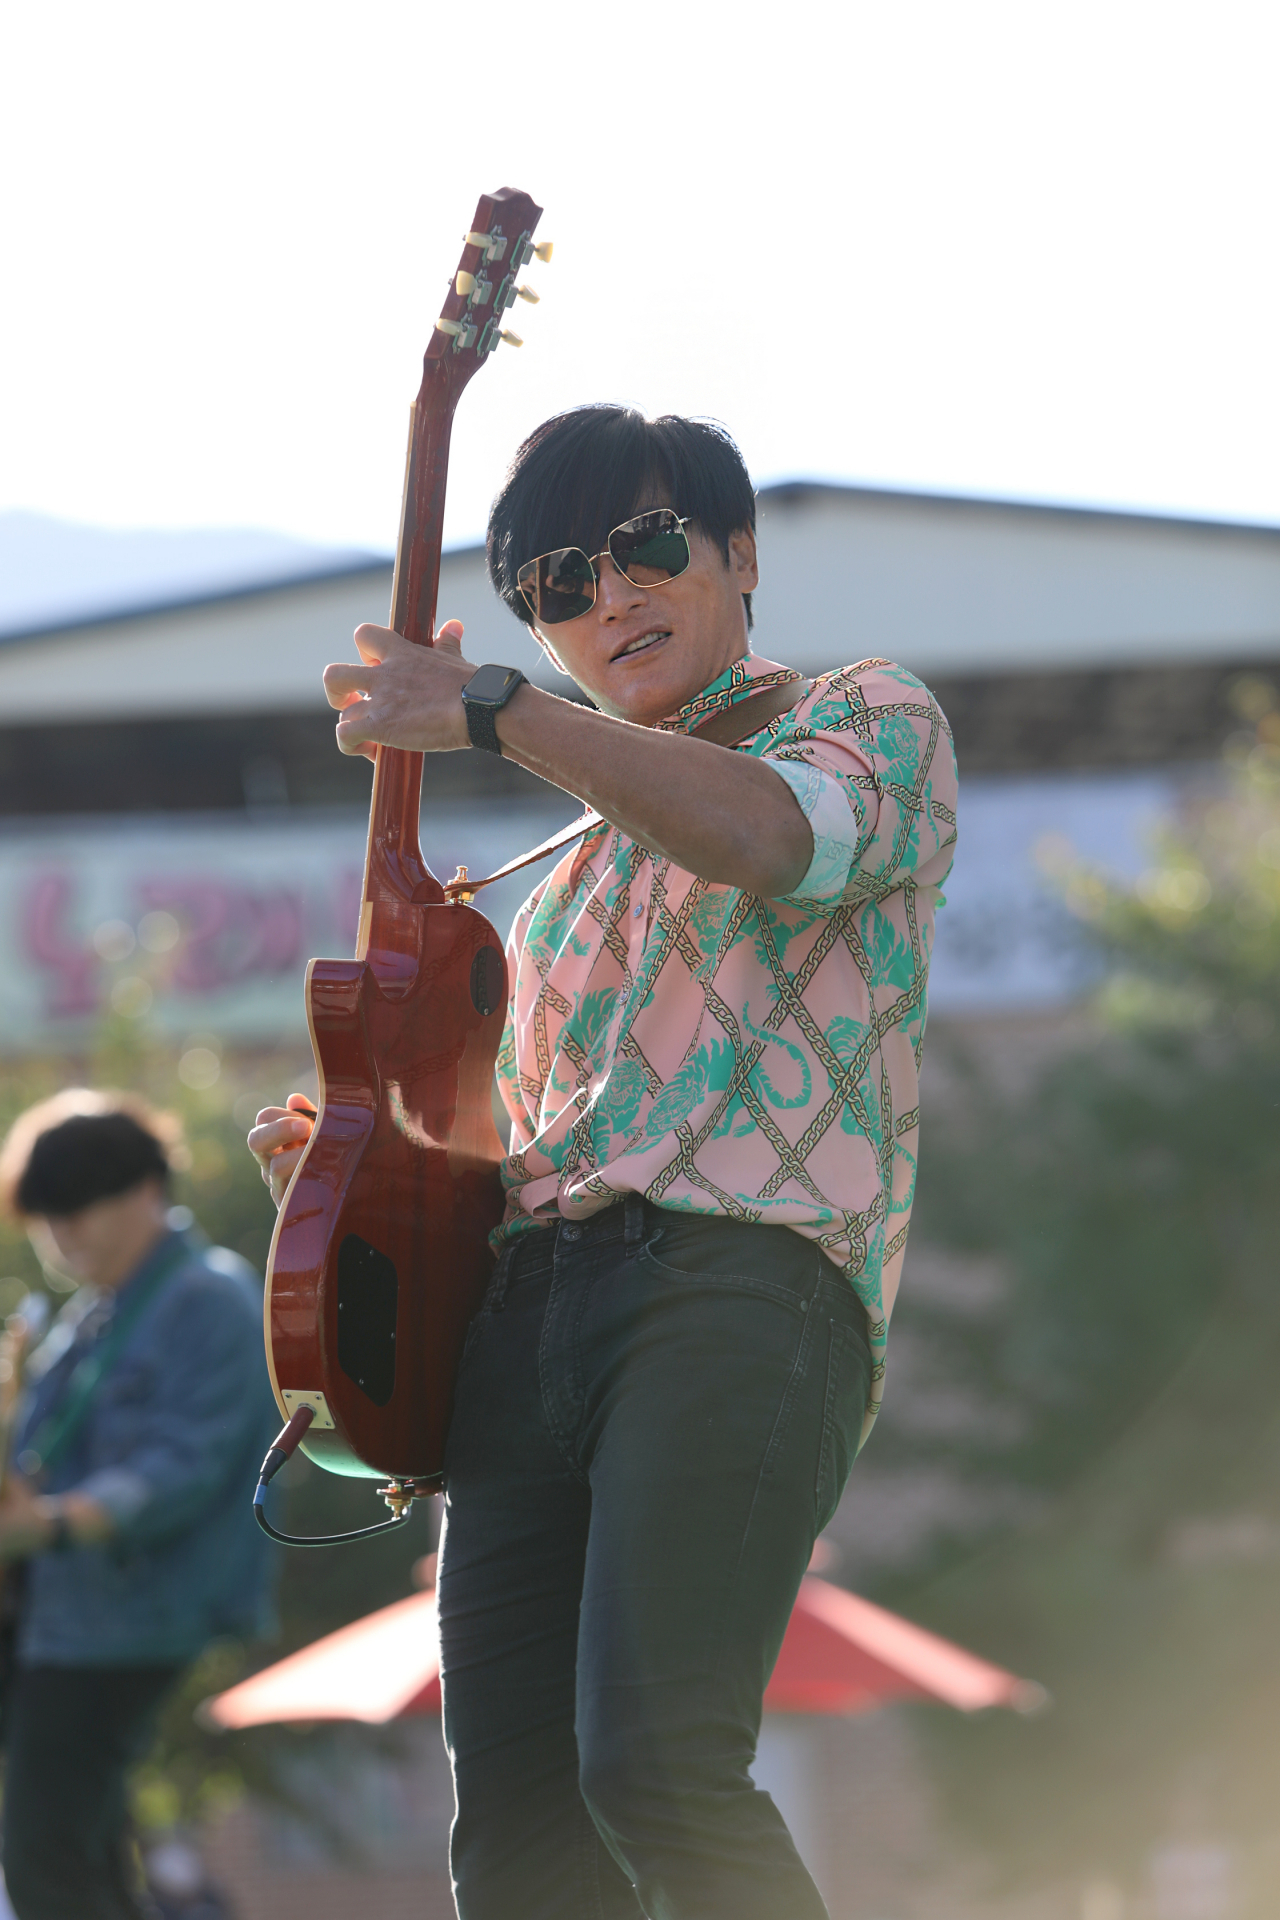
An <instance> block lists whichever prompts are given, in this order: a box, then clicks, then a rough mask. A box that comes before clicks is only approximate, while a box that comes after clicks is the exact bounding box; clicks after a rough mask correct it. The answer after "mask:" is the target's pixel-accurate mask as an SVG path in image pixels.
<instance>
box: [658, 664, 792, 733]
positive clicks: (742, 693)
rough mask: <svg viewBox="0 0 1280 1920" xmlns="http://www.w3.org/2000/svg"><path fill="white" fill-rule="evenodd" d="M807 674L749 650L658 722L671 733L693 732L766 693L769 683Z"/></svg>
mask: <svg viewBox="0 0 1280 1920" xmlns="http://www.w3.org/2000/svg"><path fill="white" fill-rule="evenodd" d="M803 677H804V676H803V675H802V674H799V673H797V672H796V671H795V669H794V668H792V667H780V666H779V665H778V663H777V661H776V660H763V659H761V657H760V655H759V654H755V653H748V654H746V655H745V656H744V658H743V659H741V660H735V661H734V663H733V665H732V666H731V667H728V668H727V669H726V670H725V672H724V673H722V674H721V675H720V676H719V678H718V679H716V680H713V681H712V682H711V684H710V685H709V686H706V687H704V688H703V689H702V692H701V693H697V694H695V695H694V697H693V699H692V700H686V701H685V704H684V705H683V706H682V707H678V708H677V709H676V711H675V713H673V714H672V715H671V716H670V718H669V719H666V720H659V722H658V726H659V728H660V729H663V730H665V731H666V732H667V733H692V732H693V730H694V728H695V727H700V726H701V725H702V724H703V722H704V721H706V720H709V719H710V718H711V716H712V714H715V713H724V712H725V711H726V710H727V709H728V708H729V707H736V706H738V705H739V704H740V702H741V701H743V700H750V699H751V698H752V697H753V695H755V694H757V693H763V692H764V691H765V689H766V688H767V687H783V686H787V685H789V684H790V683H791V682H792V681H794V680H800V679H803Z"/></svg>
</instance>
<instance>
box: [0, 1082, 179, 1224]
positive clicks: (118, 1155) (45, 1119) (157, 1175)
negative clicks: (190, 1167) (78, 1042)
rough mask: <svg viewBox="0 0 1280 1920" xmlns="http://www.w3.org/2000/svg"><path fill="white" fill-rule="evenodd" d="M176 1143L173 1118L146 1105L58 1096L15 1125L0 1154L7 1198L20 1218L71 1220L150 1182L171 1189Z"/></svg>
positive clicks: (1, 1189) (1, 1185) (0, 1191)
mask: <svg viewBox="0 0 1280 1920" xmlns="http://www.w3.org/2000/svg"><path fill="white" fill-rule="evenodd" d="M86 1107H88V1108H89V1111H85V1108H86ZM77 1109H78V1110H77ZM176 1144H177V1133H176V1128H175V1127H174V1124H173V1123H172V1122H171V1121H170V1120H169V1119H168V1116H166V1115H163V1114H153V1113H152V1112H151V1111H150V1109H149V1108H147V1107H145V1106H144V1105H143V1104H142V1102H140V1101H133V1100H130V1099H129V1098H128V1096H121V1095H116V1096H112V1095H110V1094H93V1093H88V1092H87V1091H84V1090H81V1089H76V1090H75V1091H73V1092H72V1093H69V1094H59V1095H57V1096H56V1097H55V1098H54V1099H52V1100H46V1101H43V1102H42V1103H41V1104H40V1105H39V1106H38V1107H33V1108H31V1109H30V1110H29V1111H28V1112H27V1113H24V1114H22V1115H21V1116H20V1118H19V1119H18V1120H16V1121H15V1122H14V1124H13V1127H12V1128H11V1130H10V1133H9V1137H8V1139H7V1140H6V1141H5V1144H4V1151H3V1154H2V1155H0V1200H3V1202H4V1203H5V1204H6V1205H7V1207H8V1208H9V1210H10V1211H11V1212H13V1213H16V1214H18V1215H19V1216H23V1215H27V1214H44V1215H51V1216H52V1217H53V1218H54V1219H64V1218H65V1217H66V1216H67V1215H68V1214H72V1213H79V1211H80V1209H81V1208H82V1207H89V1206H92V1205H93V1203H94V1201H95V1200H110V1199H113V1198H114V1197H115V1196H116V1195H117V1194H121V1193H128V1192H129V1191H130V1189H131V1188H133V1187H136V1186H139V1185H140V1184H141V1182H142V1181H144V1180H149V1179H150V1180H159V1181H160V1182H161V1183H162V1184H163V1185H164V1186H166V1187H167V1186H168V1182H169V1170H170V1158H169V1151H168V1149H169V1147H170V1146H176Z"/></svg>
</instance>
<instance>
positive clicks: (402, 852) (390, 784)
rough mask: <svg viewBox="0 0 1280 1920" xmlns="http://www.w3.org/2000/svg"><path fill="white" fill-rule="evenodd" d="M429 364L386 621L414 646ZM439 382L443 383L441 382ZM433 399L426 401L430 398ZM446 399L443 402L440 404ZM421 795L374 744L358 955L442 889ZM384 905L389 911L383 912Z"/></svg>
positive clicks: (421, 638) (448, 424)
mask: <svg viewBox="0 0 1280 1920" xmlns="http://www.w3.org/2000/svg"><path fill="white" fill-rule="evenodd" d="M432 373H433V369H432V367H431V366H430V364H428V369H427V375H426V378H425V379H424V380H423V390H422V392H421V393H420V394H419V395H418V398H417V400H416V401H415V402H414V404H413V406H412V407H411V408H410V410H409V444H408V448H407V450H406V453H405V470H404V496H403V499H402V502H401V507H400V537H399V540H398V541H397V543H396V566H395V575H394V577H393V580H392V586H391V614H390V621H389V624H390V625H391V626H392V627H394V628H395V630H396V632H397V633H402V634H403V635H404V637H405V639H406V640H411V641H412V642H413V644H414V645H415V646H420V647H429V646H432V645H433V644H434V641H435V619H436V595H437V593H438V592H439V587H440V547H441V541H442V539H443V534H444V496H445V482H446V479H447V477H448V467H449V439H450V434H451V431H452V428H453V408H452V406H451V405H449V404H448V395H447V394H446V393H445V392H444V391H443V390H442V391H441V392H440V393H439V394H435V393H431V392H430V391H429V388H430V385H431V381H432ZM439 385H440V387H441V389H443V382H442V381H441V382H439ZM433 401H434V402H436V404H434V405H433V404H432V402H433ZM440 402H444V404H440ZM421 800H422V755H421V754H420V753H407V752H405V751H403V750H402V749H401V748H399V747H379V748H378V757H377V760H376V761H375V763H374V773H373V795H372V799H371V802H370V807H369V841H368V846H367V848H366V851H365V868H364V894H363V906H362V910H361V915H360V931H359V937H358V940H357V945H356V958H357V959H358V960H363V959H365V958H366V957H367V956H368V954H369V952H370V949H372V950H374V951H375V952H377V951H382V952H386V951H388V950H389V949H391V948H397V947H399V945H400V942H399V941H398V940H396V939H395V938H394V937H388V936H389V935H391V932H392V930H391V928H390V927H387V928H385V929H383V930H382V932H381V934H379V931H378V928H379V925H380V923H381V921H382V920H383V919H385V918H387V917H388V915H389V917H390V918H391V919H395V918H397V917H398V915H397V914H396V913H395V908H396V906H397V905H398V904H400V903H405V904H407V903H408V902H410V901H412V902H414V903H416V904H421V903H422V902H424V901H441V900H443V899H444V897H445V895H444V889H443V887H441V885H440V883H439V881H438V880H437V879H436V878H435V875H434V874H433V873H432V872H431V870H430V868H429V867H428V866H427V865H426V863H425V861H424V860H423V858H422V849H421V846H420V843H419V839H418V814H419V811H420V808H421ZM383 909H386V910H387V911H385V912H384V911H383Z"/></svg>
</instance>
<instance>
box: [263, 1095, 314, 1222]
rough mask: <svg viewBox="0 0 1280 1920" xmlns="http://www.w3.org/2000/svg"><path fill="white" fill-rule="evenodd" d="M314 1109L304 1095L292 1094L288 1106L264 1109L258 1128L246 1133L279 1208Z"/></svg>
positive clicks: (308, 1136)
mask: <svg viewBox="0 0 1280 1920" xmlns="http://www.w3.org/2000/svg"><path fill="white" fill-rule="evenodd" d="M315 1118H316V1110H315V1108H314V1107H313V1106H312V1104H311V1102H310V1100H308V1098H307V1096H306V1094H305V1093H291V1094H290V1095H289V1099H288V1103H287V1105H285V1106H283V1107H264V1108H263V1109H262V1112H261V1113H260V1114H259V1115H258V1120H257V1125H256V1126H254V1127H253V1128H252V1129H251V1130H250V1133H249V1151H250V1153H251V1154H252V1155H253V1157H254V1159H255V1160H256V1161H257V1163H258V1165H259V1167H260V1168H261V1170H262V1177H263V1179H264V1180H265V1181H266V1183H267V1185H268V1187H269V1188H270V1189H271V1198H272V1199H273V1200H274V1201H275V1203H276V1206H277V1207H279V1206H280V1205H282V1203H283V1201H284V1195H285V1188H286V1187H287V1186H288V1184H289V1182H290V1180H291V1179H292V1178H293V1170H294V1168H295V1167H296V1166H297V1164H298V1162H299V1160H300V1159H301V1158H302V1149H303V1148H304V1147H305V1146H306V1144H307V1142H308V1140H309V1139H310V1138H311V1129H312V1127H313V1126H314V1125H315Z"/></svg>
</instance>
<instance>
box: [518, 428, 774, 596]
mask: <svg viewBox="0 0 1280 1920" xmlns="http://www.w3.org/2000/svg"><path fill="white" fill-rule="evenodd" d="M647 506H655V507H674V508H675V509H676V511H677V512H678V513H681V514H686V515H687V516H688V517H689V519H690V520H691V521H692V522H693V523H694V525H696V527H697V528H698V530H699V532H701V533H703V534H705V536H706V537H707V539H709V540H714V541H715V543H716V545H717V546H718V547H719V549H720V551H721V553H722V554H723V556H724V561H725V565H726V566H727V565H728V564H729V538H730V535H731V534H734V533H737V532H739V531H740V530H741V529H742V528H743V527H748V528H751V529H752V530H754V528H755V524H756V498H755V494H754V493H753V492H752V488H751V476H750V475H749V474H748V472H747V469H746V463H745V462H744V460H743V458H742V455H741V454H740V453H739V451H738V449H737V446H736V445H735V444H734V442H733V440H732V439H731V438H730V436H729V435H728V434H727V433H726V432H725V430H724V428H723V427H718V426H716V424H715V423H714V421H711V420H686V419H685V418H684V417H683V416H682V415H680V414H678V413H664V414H663V415H662V417H661V418H660V419H658V420H646V419H645V417H644V415H643V414H642V413H638V412H637V411H636V409H635V408H634V407H616V406H606V405H600V406H590V407H575V408H574V410H573V412H572V413H557V414H555V415H554V416H553V417H552V418H551V419H550V420H544V421H543V423H542V425H541V426H540V427H536V428H535V429H534V431H533V432H532V433H531V434H530V435H529V438H528V439H527V440H526V441H525V442H524V444H523V446H521V447H520V448H518V450H517V452H516V456H515V459H514V460H513V461H512V462H511V465H510V467H509V468H508V470H507V477H506V479H505V480H504V481H503V483H502V491H501V492H500V493H499V495H498V497H497V499H496V500H495V501H494V503H493V507H492V509H491V510H490V513H489V541H488V560H489V578H490V579H491V580H492V582H493V584H494V587H495V588H496V590H497V592H498V593H499V594H500V595H501V597H502V598H503V599H504V600H505V601H506V603H507V605H508V606H509V607H510V609H511V611H512V613H514V614H515V615H516V616H517V618H518V619H521V620H523V621H524V622H525V624H526V625H527V626H532V625H533V615H532V613H531V612H530V610H529V604H528V602H527V601H526V599H525V597H524V595H523V594H522V593H521V592H520V590H519V588H518V587H517V586H516V575H517V573H518V572H519V570H520V568H521V567H522V566H523V565H524V563H525V561H526V560H532V559H534V558H536V556H537V555H538V554H540V553H550V552H551V550H552V549H553V548H555V547H563V546H569V545H576V546H580V547H583V548H585V550H586V551H587V552H588V553H591V554H595V553H599V552H600V550H601V549H602V548H603V546H604V543H605V541H606V540H607V539H608V537H609V535H610V534H611V533H612V531H613V529H614V528H615V527H616V526H619V525H620V524H621V522H622V521H624V520H626V519H629V518H630V516H631V515H632V514H633V513H639V512H640V511H641V510H642V509H643V508H644V507H647ZM742 598H743V601H744V603H745V605H746V609H747V625H748V627H749V626H750V625H751V595H750V594H749V593H744V594H743V596H742Z"/></svg>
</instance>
